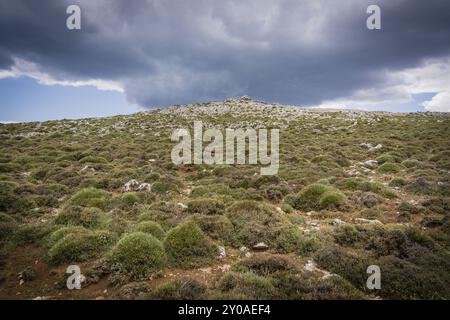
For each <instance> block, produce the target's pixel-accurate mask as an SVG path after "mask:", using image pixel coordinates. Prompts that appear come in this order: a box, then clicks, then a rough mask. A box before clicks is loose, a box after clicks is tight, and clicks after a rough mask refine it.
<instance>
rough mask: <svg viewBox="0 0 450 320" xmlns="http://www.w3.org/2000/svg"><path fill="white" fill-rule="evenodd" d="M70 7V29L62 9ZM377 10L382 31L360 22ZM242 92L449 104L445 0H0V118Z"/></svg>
mask: <svg viewBox="0 0 450 320" xmlns="http://www.w3.org/2000/svg"><path fill="white" fill-rule="evenodd" d="M70 4H77V5H79V6H80V7H81V30H68V29H67V28H66V19H67V17H68V15H67V14H66V8H67V6H68V5H70ZM370 4H377V5H379V6H380V8H381V26H382V29H381V30H368V29H367V28H366V19H367V17H368V14H367V13H366V10H367V7H368V6H369V5H370ZM242 95H249V96H251V97H253V98H254V99H258V100H264V101H268V102H280V103H283V104H291V105H301V106H321V107H338V108H361V109H368V110H390V111H405V110H406V111H414V110H430V111H450V1H448V0H427V1H424V0H378V1H377V0H339V1H336V0H278V1H274V0H220V1H219V0H217V1H213V0H183V1H180V0H133V1H127V0H96V1H91V0H85V1H70V0H69V1H65V0H45V1H44V0H41V1H35V0H0V120H2V121H7V120H35V119H37V120H44V119H57V118H63V117H85V116H102V115H111V114H115V113H130V112H134V111H136V110H138V109H140V108H154V107H161V106H167V105H171V104H181V103H190V102H202V101H209V100H223V99H225V98H228V97H238V96H242Z"/></svg>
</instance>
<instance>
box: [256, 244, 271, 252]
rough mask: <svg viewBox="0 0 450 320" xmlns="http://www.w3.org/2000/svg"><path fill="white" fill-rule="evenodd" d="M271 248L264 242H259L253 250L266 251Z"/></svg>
mask: <svg viewBox="0 0 450 320" xmlns="http://www.w3.org/2000/svg"><path fill="white" fill-rule="evenodd" d="M267 249H269V246H268V245H267V244H265V243H264V242H259V243H257V244H255V245H254V246H253V250H258V251H264V250H267Z"/></svg>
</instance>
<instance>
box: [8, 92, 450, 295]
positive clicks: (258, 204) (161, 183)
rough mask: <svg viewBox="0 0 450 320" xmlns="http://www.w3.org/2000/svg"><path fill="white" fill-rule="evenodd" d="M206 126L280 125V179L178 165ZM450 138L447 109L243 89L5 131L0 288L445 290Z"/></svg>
mask: <svg viewBox="0 0 450 320" xmlns="http://www.w3.org/2000/svg"><path fill="white" fill-rule="evenodd" d="M200 120H201V121H202V122H203V126H204V127H205V128H219V129H221V130H224V129H225V128H255V129H259V128H277V129H280V167H279V172H278V174H277V175H275V176H261V175H259V172H260V171H259V169H260V167H259V166H258V165H205V164H203V165H175V164H173V163H172V160H171V150H172V147H173V146H174V145H175V143H174V142H172V141H171V140H170V136H171V133H172V131H173V130H174V129H177V128H192V126H193V122H194V121H200ZM449 136H450V118H449V117H448V115H447V114H431V113H422V114H420V113H417V114H406V113H405V114H391V113H384V112H364V111H350V110H311V109H305V108H298V107H289V106H282V105H277V104H265V103H262V102H257V101H253V100H251V99H250V98H247V97H243V98H241V99H229V100H226V101H224V102H211V103H204V104H197V105H184V106H173V107H169V108H166V109H158V110H151V111H146V112H141V113H137V114H133V115H129V116H117V117H111V118H99V119H82V120H61V121H48V122H43V123H19V124H3V125H0V137H1V140H0V141H1V142H0V150H1V152H0V241H1V251H0V298H2V299H5V298H24V299H32V298H39V299H61V298H76V299H77V298H89V299H95V298H98V299H104V298H105V299H111V298H118V299H134V298H148V299H196V298H221V299H228V298H232V299H237V298H242V299H270V298H273V299H343V298H356V299H360V298H362V299H378V298H382V299H427V298H431V299H440V298H446V299H450V274H449V272H448V271H449V270H450V252H449V249H450V218H449V215H450V200H449V196H450V187H449V186H450V174H449V173H450V149H449ZM69 265H78V266H79V267H80V269H81V272H82V274H83V277H82V280H83V281H82V289H81V290H68V289H67V288H66V278H67V275H66V274H65V271H66V269H67V267H68V266H69ZM370 265H378V266H379V267H380V270H381V278H382V284H381V289H379V290H369V289H367V286H366V280H367V278H368V276H369V275H368V274H367V272H366V270H367V268H368V266H370Z"/></svg>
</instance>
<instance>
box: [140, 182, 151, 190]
mask: <svg viewBox="0 0 450 320" xmlns="http://www.w3.org/2000/svg"><path fill="white" fill-rule="evenodd" d="M137 190H138V191H152V185H151V184H150V183H141V184H140V185H139V187H138V188H137Z"/></svg>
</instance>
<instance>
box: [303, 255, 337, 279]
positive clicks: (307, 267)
mask: <svg viewBox="0 0 450 320" xmlns="http://www.w3.org/2000/svg"><path fill="white" fill-rule="evenodd" d="M303 268H304V269H305V270H306V271H309V272H318V273H321V274H322V279H327V278H329V277H332V276H335V274H333V273H330V272H328V271H326V270H322V269H320V268H318V267H317V266H316V264H315V263H314V261H312V260H311V259H308V260H307V262H306V264H305V265H304V266H303Z"/></svg>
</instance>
